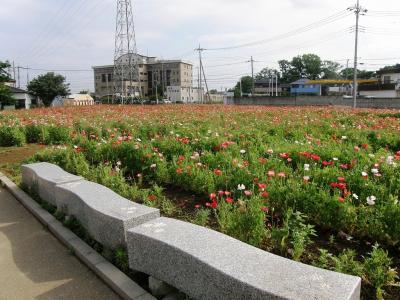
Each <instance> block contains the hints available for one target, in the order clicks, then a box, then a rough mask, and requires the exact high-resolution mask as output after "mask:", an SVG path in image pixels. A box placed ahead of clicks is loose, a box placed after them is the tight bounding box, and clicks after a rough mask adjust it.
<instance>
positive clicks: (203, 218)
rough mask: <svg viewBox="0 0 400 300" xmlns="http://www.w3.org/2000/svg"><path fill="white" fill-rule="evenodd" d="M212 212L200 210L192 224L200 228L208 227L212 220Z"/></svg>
mask: <svg viewBox="0 0 400 300" xmlns="http://www.w3.org/2000/svg"><path fill="white" fill-rule="evenodd" d="M210 215H211V211H210V210H209V209H204V208H202V209H199V210H197V211H196V214H195V216H194V218H193V220H192V222H193V223H194V224H196V225H199V226H206V225H207V223H208V221H209V219H210Z"/></svg>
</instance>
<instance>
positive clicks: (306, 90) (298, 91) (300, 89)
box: [290, 78, 322, 96]
mask: <svg viewBox="0 0 400 300" xmlns="http://www.w3.org/2000/svg"><path fill="white" fill-rule="evenodd" d="M308 82H309V79H307V78H302V79H299V80H297V81H295V82H292V83H291V84H290V94H291V95H293V96H294V95H315V96H321V94H322V86H321V85H320V84H310V83H308Z"/></svg>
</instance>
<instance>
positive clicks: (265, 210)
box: [261, 206, 269, 213]
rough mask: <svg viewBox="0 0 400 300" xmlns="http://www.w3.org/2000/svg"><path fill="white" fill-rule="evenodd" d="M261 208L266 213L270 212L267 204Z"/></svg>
mask: <svg viewBox="0 0 400 300" xmlns="http://www.w3.org/2000/svg"><path fill="white" fill-rule="evenodd" d="M261 210H262V211H263V212H265V213H268V212H269V209H268V207H266V206H263V207H261Z"/></svg>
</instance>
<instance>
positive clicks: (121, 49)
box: [114, 0, 142, 104]
mask: <svg viewBox="0 0 400 300" xmlns="http://www.w3.org/2000/svg"><path fill="white" fill-rule="evenodd" d="M134 82H137V83H138V86H137V87H138V89H139V95H140V97H141V96H142V95H141V94H142V93H141V86H140V75H139V56H138V55H137V49H136V37H135V26H134V23H133V13H132V3H131V0H117V22H116V30H115V53H114V99H115V97H118V96H119V97H121V102H122V104H123V103H124V102H125V97H127V96H135V95H136V86H134V84H133V83H134Z"/></svg>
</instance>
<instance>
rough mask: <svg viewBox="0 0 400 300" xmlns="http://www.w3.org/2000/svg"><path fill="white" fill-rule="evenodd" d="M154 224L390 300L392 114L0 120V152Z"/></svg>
mask: <svg viewBox="0 0 400 300" xmlns="http://www.w3.org/2000/svg"><path fill="white" fill-rule="evenodd" d="M27 143H29V144H45V145H48V147H46V149H45V150H43V151H40V152H38V153H36V154H35V155H34V156H33V157H31V158H27V161H29V162H34V161H49V162H52V163H56V164H58V165H60V166H61V167H63V168H64V169H66V170H67V171H69V172H72V173H75V174H79V175H82V176H84V177H85V178H87V179H88V180H92V181H96V182H98V183H100V184H103V185H106V186H108V187H109V188H111V189H113V190H114V191H116V192H117V193H119V194H121V195H122V196H124V197H127V198H129V199H132V200H133V201H137V202H140V203H145V204H146V205H150V206H154V207H158V208H160V210H161V211H162V213H163V215H165V216H169V217H174V218H179V219H183V220H185V221H189V222H193V223H196V224H198V225H201V226H208V227H210V228H213V229H215V230H218V231H221V232H223V233H225V234H228V235H230V236H232V237H234V238H237V239H240V240H242V241H244V242H246V243H249V244H251V245H253V246H255V247H259V248H261V249H264V250H267V251H270V252H273V253H276V254H278V255H281V256H285V257H288V258H290V259H294V260H297V261H302V262H304V263H307V264H313V265H315V266H318V267H321V268H326V269H330V270H334V271H338V272H343V273H347V274H352V275H357V276H360V277H362V279H363V292H362V294H363V298H364V299H373V298H377V299H399V298H400V289H399V286H398V285H397V283H396V281H397V269H396V268H397V267H399V266H400V261H399V254H400V251H399V250H400V204H399V196H400V113H398V112H395V111H388V110H349V109H340V108H311V107H310V108H304V107H303V108H297V107H285V108H283V107H282V108H281V107H238V106H222V105H220V106H219V105H214V106H212V105H210V106H196V105H193V106H191V105H187V106H184V105H176V106H175V105H171V106H169V105H166V106H95V107H79V108H56V109H35V110H31V111H18V112H5V113H1V114H0V146H3V147H7V146H21V145H24V144H27Z"/></svg>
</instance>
